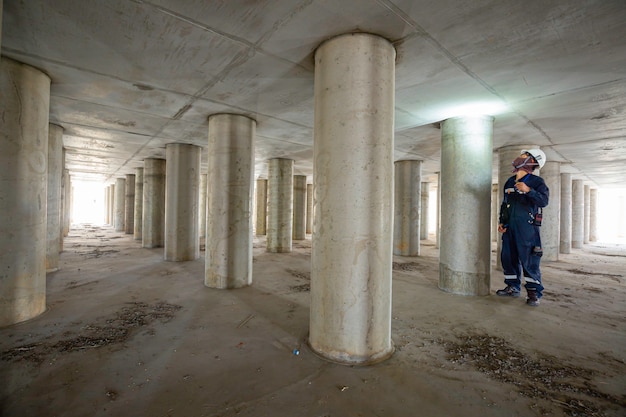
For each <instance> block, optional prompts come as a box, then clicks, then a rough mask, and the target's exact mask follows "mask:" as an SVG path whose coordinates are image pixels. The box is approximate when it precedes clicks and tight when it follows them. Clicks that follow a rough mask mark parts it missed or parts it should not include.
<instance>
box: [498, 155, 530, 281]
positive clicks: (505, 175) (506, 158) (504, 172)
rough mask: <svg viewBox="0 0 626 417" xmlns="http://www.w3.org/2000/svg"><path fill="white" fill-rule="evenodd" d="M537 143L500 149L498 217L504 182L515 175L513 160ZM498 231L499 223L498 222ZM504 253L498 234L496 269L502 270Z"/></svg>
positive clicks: (500, 237) (502, 198)
mask: <svg viewBox="0 0 626 417" xmlns="http://www.w3.org/2000/svg"><path fill="white" fill-rule="evenodd" d="M535 148H537V146H536V145H511V146H503V147H502V148H499V149H498V187H499V190H498V213H497V216H498V219H499V218H500V206H501V205H502V200H504V190H502V187H504V184H506V181H507V180H508V179H509V178H510V177H512V176H513V172H512V171H513V165H512V162H513V161H514V160H515V158H517V157H518V156H520V154H521V152H522V150H524V149H535ZM496 231H497V224H496ZM501 253H502V236H501V235H500V234H498V240H497V249H496V269H498V270H500V271H501V270H502V260H501V259H500V254H501Z"/></svg>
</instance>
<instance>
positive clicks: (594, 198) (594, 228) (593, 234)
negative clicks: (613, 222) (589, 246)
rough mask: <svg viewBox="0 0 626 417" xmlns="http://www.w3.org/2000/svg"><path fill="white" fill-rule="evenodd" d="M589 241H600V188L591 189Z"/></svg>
mask: <svg viewBox="0 0 626 417" xmlns="http://www.w3.org/2000/svg"><path fill="white" fill-rule="evenodd" d="M589 241H590V242H597V241H598V190H597V189H596V188H592V189H591V190H590V191H589Z"/></svg>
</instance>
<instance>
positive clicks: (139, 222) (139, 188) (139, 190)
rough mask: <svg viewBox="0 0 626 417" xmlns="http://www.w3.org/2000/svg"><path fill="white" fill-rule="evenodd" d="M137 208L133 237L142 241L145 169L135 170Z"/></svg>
mask: <svg viewBox="0 0 626 417" xmlns="http://www.w3.org/2000/svg"><path fill="white" fill-rule="evenodd" d="M134 203H135V208H134V210H133V213H134V215H135V218H134V219H133V226H134V229H133V237H134V238H135V240H141V234H142V230H143V168H135V201H134Z"/></svg>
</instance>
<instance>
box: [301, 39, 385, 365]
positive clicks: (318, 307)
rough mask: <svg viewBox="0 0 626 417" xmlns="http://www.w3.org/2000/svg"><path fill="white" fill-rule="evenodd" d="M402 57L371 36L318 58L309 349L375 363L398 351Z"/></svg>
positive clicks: (325, 49) (333, 45)
mask: <svg viewBox="0 0 626 417" xmlns="http://www.w3.org/2000/svg"><path fill="white" fill-rule="evenodd" d="M394 82H395V50H394V47H393V45H391V44H390V43H389V42H388V41H387V40H385V39H383V38H381V37H378V36H375V35H371V34H365V33H358V34H349V35H342V36H339V37H336V38H333V39H330V40H328V41H326V42H325V43H323V44H322V45H321V46H320V47H319V48H317V50H316V52H315V86H314V92H315V129H314V132H315V137H314V151H313V154H314V165H315V170H314V176H313V184H314V185H315V187H314V190H313V194H314V196H313V199H314V206H315V207H314V209H313V210H314V214H313V215H314V220H313V236H314V238H313V249H312V257H311V258H312V259H311V315H310V317H311V318H310V333H309V344H310V346H311V348H312V349H313V350H314V351H315V352H317V353H318V354H319V355H321V356H323V357H326V358H329V359H331V360H333V361H337V362H342V363H348V364H370V363H374V362H378V361H382V360H384V359H386V358H388V357H389V356H391V354H392V353H393V350H394V348H393V343H392V341H391V266H392V261H393V254H392V246H393V198H394V196H393V177H394V167H393V135H394V132H393V126H394Z"/></svg>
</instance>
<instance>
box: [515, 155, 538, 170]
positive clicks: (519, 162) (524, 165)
mask: <svg viewBox="0 0 626 417" xmlns="http://www.w3.org/2000/svg"><path fill="white" fill-rule="evenodd" d="M531 159H532V157H531V156H527V157H526V158H524V157H523V156H518V157H517V158H515V160H514V161H513V162H512V165H513V171H511V172H517V171H525V172H528V173H529V174H530V173H532V172H533V171H534V170H535V167H536V166H537V164H536V163H535V162H531V161H530V160H531Z"/></svg>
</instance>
